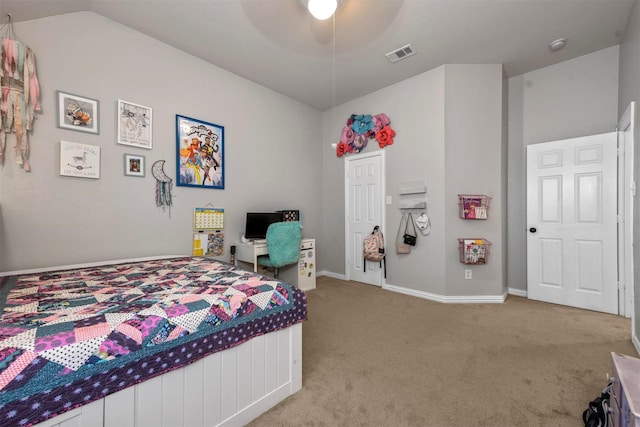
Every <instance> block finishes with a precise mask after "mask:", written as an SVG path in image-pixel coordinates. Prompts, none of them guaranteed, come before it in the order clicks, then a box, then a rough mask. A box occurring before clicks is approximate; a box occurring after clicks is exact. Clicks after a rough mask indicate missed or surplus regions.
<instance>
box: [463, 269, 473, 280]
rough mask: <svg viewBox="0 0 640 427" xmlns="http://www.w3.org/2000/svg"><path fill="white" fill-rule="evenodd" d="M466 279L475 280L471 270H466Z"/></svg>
mask: <svg viewBox="0 0 640 427" xmlns="http://www.w3.org/2000/svg"><path fill="white" fill-rule="evenodd" d="M464 278H465V279H467V280H470V279H472V278H473V276H472V274H471V270H465V271H464Z"/></svg>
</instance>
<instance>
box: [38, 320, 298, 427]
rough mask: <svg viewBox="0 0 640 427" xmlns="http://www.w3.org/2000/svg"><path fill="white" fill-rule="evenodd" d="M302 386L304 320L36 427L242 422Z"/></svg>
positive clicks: (141, 426)
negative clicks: (302, 322)
mask: <svg viewBox="0 0 640 427" xmlns="http://www.w3.org/2000/svg"><path fill="white" fill-rule="evenodd" d="M301 388H302V324H301V323H298V324H296V325H293V326H291V327H289V328H287V329H282V330H280V331H276V332H271V333H268V334H266V335H260V336H258V337H255V338H253V339H251V340H250V341H247V342H245V343H243V344H241V345H239V346H237V347H232V348H230V349H227V350H224V351H221V352H218V353H214V354H212V355H210V356H207V357H205V358H202V359H200V360H198V361H197V362H194V363H192V364H190V365H187V366H184V367H182V368H180V369H176V370H175V371H171V372H168V373H166V374H164V375H161V376H159V377H156V378H153V379H150V380H148V381H145V382H142V383H140V384H138V385H135V386H133V387H129V388H126V389H124V390H121V391H119V392H117V393H114V394H111V395H109V396H107V397H105V398H103V399H101V400H97V401H95V402H92V403H89V404H88V405H85V406H81V407H80V408H76V409H73V410H71V411H69V412H65V413H64V414H61V415H58V416H57V417H54V418H51V419H49V420H47V421H45V422H42V423H40V424H37V425H36V426H37V427H78V426H87V427H98V426H102V427H125V426H131V427H161V426H172V427H176V426H184V427H198V426H202V427H205V426H242V425H245V424H247V423H248V422H249V421H251V420H253V419H254V418H256V417H258V416H259V415H260V414H262V413H263V412H265V411H267V410H268V409H269V408H271V407H273V406H275V405H276V404H277V403H279V402H280V401H282V400H284V399H285V398H286V397H288V396H290V395H292V394H293V393H295V392H297V391H298V390H300V389H301Z"/></svg>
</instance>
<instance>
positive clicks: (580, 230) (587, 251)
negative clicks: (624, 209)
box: [527, 132, 618, 314]
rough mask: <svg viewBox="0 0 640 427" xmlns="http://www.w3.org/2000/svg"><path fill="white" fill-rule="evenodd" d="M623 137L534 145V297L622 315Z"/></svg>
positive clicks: (530, 209) (530, 242) (530, 264)
mask: <svg viewBox="0 0 640 427" xmlns="http://www.w3.org/2000/svg"><path fill="white" fill-rule="evenodd" d="M616 144H617V142H616V133H615V132H612V133H607V134H602V135H593V136H587V137H581V138H573V139H567V140H562V141H553V142H547V143H543V144H533V145H529V146H528V147H527V227H528V231H527V236H528V237H527V281H528V285H527V287H528V296H529V298H531V299H535V300H540V301H546V302H551V303H555V304H562V305H568V306H573V307H579V308H586V309H590V310H596V311H602V312H606V313H613V314H618V274H617V272H618V263H617V237H616V233H617V213H616V211H617V206H616V193H617V167H616V157H617V147H616Z"/></svg>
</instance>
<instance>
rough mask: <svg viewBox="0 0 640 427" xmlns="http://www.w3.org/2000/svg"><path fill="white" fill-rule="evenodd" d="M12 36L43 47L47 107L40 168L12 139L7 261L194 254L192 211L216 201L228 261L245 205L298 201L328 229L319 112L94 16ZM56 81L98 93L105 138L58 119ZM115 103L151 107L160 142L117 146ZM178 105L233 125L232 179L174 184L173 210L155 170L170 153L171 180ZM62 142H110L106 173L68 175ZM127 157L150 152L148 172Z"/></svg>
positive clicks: (1, 254)
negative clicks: (160, 196) (158, 197)
mask: <svg viewBox="0 0 640 427" xmlns="http://www.w3.org/2000/svg"><path fill="white" fill-rule="evenodd" d="M15 32H16V34H17V35H18V37H19V38H20V39H21V40H23V41H24V42H25V43H27V44H28V45H29V46H31V48H32V49H33V51H34V52H35V54H36V59H37V70H38V76H39V79H40V85H41V92H42V99H41V101H42V108H43V112H42V114H41V115H39V117H38V118H37V120H36V123H35V125H34V132H33V134H32V135H31V137H30V140H31V145H32V151H31V165H32V172H30V173H25V172H24V171H22V170H20V169H18V167H17V165H16V164H15V157H14V155H13V152H12V150H11V146H12V145H13V143H14V142H13V135H11V136H9V138H8V139H9V141H8V147H7V150H6V155H7V156H6V157H7V158H6V161H5V164H4V167H3V168H2V169H0V271H15V270H23V269H31V268H40V267H49V266H57V265H69V264H76V263H86V262H95V261H107V260H118V259H126V258H137V257H147V256H161V255H174V254H177V255H188V254H190V253H191V244H192V243H191V232H192V231H191V230H192V225H193V208H194V207H195V206H206V205H207V204H209V203H211V204H212V205H213V206H216V207H223V208H225V234H226V241H225V246H226V248H225V254H224V256H223V257H222V258H223V259H225V260H226V259H228V257H229V255H228V246H229V245H231V244H233V243H236V242H237V241H238V240H239V237H240V235H241V233H242V230H243V228H244V215H245V212H247V211H249V210H276V209H300V210H301V213H302V219H303V224H304V235H305V236H308V237H317V238H319V237H320V233H321V231H322V222H321V201H322V200H321V197H320V194H321V191H322V189H321V184H320V182H321V180H320V178H321V174H320V170H321V164H320V162H318V161H317V159H318V158H319V156H320V148H321V147H320V137H319V136H318V135H320V134H321V132H322V115H321V113H320V112H319V111H317V110H315V109H312V108H310V107H308V106H305V105H303V104H300V103H298V102H296V101H293V100H291V99H290V98H287V97H284V96H281V95H279V94H277V93H275V92H273V91H271V90H268V89H266V88H264V87H262V86H259V85H257V84H254V83H252V82H250V81H248V80H245V79H242V78H240V77H238V76H236V75H234V74H231V73H229V72H226V71H224V70H222V69H220V68H217V67H215V66H212V65H209V64H207V63H204V62H203V61H201V60H198V59H196V58H194V57H192V56H189V55H187V54H185V53H183V52H181V51H179V50H176V49H174V48H172V47H170V46H168V45H165V44H163V43H160V42H158V41H157V40H155V39H152V38H150V37H147V36H145V35H142V34H141V33H138V32H135V31H133V30H130V29H129V28H127V27H124V26H122V25H119V24H117V23H115V22H113V21H110V20H108V19H106V18H103V17H101V16H100V15H97V14H94V13H90V12H82V13H74V14H68V15H60V16H55V17H51V18H46V19H38V20H34V21H27V22H20V23H16V24H15ZM53 34H55V37H53V36H52V35H53ZM56 90H63V91H67V92H70V93H73V94H78V95H81V96H85V97H89V98H94V99H97V100H99V102H100V110H101V111H100V134H99V135H93V134H88V133H83V132H75V131H70V130H64V129H59V128H57V127H56V108H55V91H56ZM118 99H123V100H127V101H130V102H133V103H137V104H142V105H145V106H149V107H151V108H153V149H152V150H144V149H136V148H132V147H128V146H124V145H118V144H117V143H116V135H115V132H116V122H115V113H116V102H117V100H118ZM176 114H180V115H185V116H189V117H194V118H197V119H200V120H204V121H207V122H212V123H215V124H218V125H221V126H224V128H225V147H224V148H225V182H226V188H225V189H224V190H212V189H198V188H189V187H176V186H174V189H173V194H174V206H173V207H172V208H171V209H170V210H167V211H163V210H162V209H160V208H158V207H156V206H155V180H154V178H153V177H152V176H151V173H150V166H151V164H152V163H153V162H154V161H156V160H160V159H164V160H166V165H165V171H166V172H167V173H168V174H169V175H170V176H171V177H173V178H175V173H176V172H175V115H176ZM61 140H67V141H73V142H80V143H86V144H92V145H98V146H100V147H101V149H102V158H101V177H100V179H97V180H93V179H81V178H70V177H62V176H60V175H59V144H60V141H61ZM124 153H134V154H139V155H144V156H146V162H147V168H146V177H145V178H136V177H125V176H124V174H123V168H124V166H123V162H124V161H123V154H124ZM318 262H319V263H320V264H321V263H322V260H321V259H320V258H319V259H318Z"/></svg>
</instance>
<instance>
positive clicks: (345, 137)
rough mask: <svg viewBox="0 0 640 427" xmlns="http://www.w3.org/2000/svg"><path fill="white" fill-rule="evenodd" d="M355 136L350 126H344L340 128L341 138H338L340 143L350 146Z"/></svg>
mask: <svg viewBox="0 0 640 427" xmlns="http://www.w3.org/2000/svg"><path fill="white" fill-rule="evenodd" d="M355 135H356V133H355V132H354V131H353V129H351V126H345V127H344V128H342V137H341V138H340V142H344V143H345V144H351V143H352V142H353V137H354V136H355Z"/></svg>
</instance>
